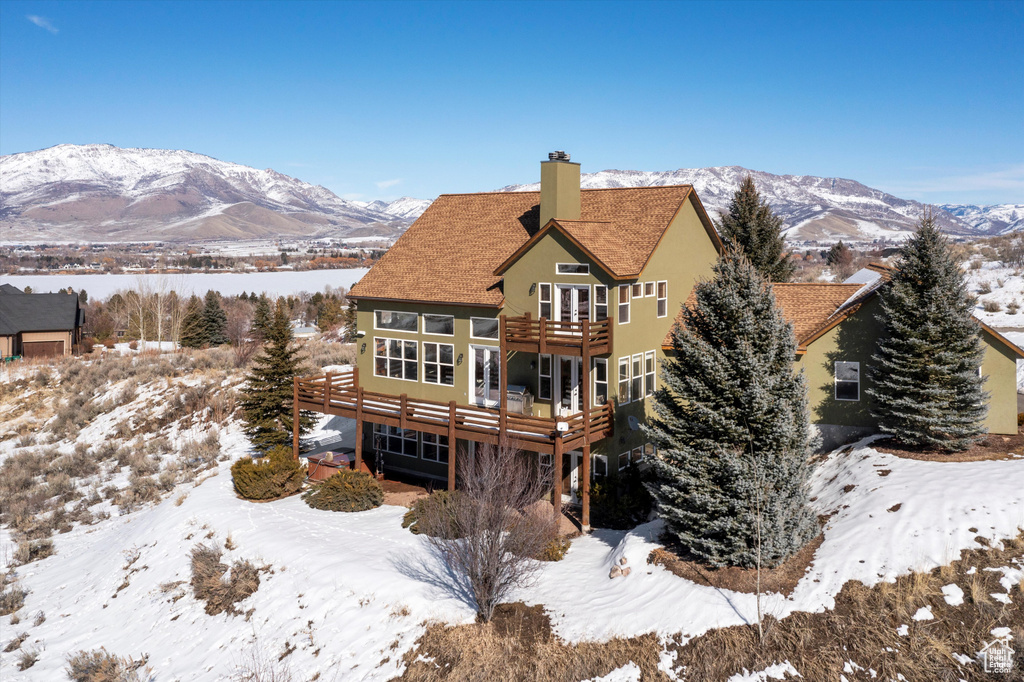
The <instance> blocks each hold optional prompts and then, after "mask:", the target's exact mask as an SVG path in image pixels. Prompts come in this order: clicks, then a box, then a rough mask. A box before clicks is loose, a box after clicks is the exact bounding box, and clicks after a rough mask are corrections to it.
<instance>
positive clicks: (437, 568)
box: [391, 543, 477, 611]
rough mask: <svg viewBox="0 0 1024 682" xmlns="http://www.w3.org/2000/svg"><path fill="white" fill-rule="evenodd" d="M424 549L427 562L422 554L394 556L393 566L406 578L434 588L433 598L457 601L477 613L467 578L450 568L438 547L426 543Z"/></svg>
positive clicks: (392, 559)
mask: <svg viewBox="0 0 1024 682" xmlns="http://www.w3.org/2000/svg"><path fill="white" fill-rule="evenodd" d="M424 549H426V550H427V553H428V556H429V560H427V561H423V560H422V558H423V555H422V554H420V553H415V554H403V555H399V556H394V557H392V558H391V564H392V565H393V566H394V567H395V570H397V571H398V572H399V573H401V574H402V575H404V576H405V577H406V578H411V579H412V580H416V581H418V582H421V583H424V584H426V585H429V586H430V587H431V588H433V589H434V591H435V594H433V595H431V596H432V597H442V598H450V599H455V600H456V601H460V602H462V603H463V604H465V605H466V606H468V607H469V608H471V609H473V611H476V610H477V605H476V599H475V598H474V597H473V590H472V589H470V585H469V581H468V580H467V579H466V576H464V575H462V574H460V573H458V572H456V571H453V570H452V569H451V568H449V567H448V564H446V563H445V561H444V558H443V557H442V556H441V552H440V551H439V550H438V549H437V548H436V547H434V546H432V545H430V544H429V543H424Z"/></svg>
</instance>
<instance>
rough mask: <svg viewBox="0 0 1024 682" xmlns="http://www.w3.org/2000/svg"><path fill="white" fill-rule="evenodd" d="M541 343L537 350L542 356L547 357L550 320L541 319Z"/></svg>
mask: <svg viewBox="0 0 1024 682" xmlns="http://www.w3.org/2000/svg"><path fill="white" fill-rule="evenodd" d="M539 335H540V336H539V339H540V341H539V343H538V346H537V350H539V351H540V354H541V355H547V352H548V318H546V317H542V318H540V332H539Z"/></svg>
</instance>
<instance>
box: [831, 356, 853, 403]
mask: <svg viewBox="0 0 1024 682" xmlns="http://www.w3.org/2000/svg"><path fill="white" fill-rule="evenodd" d="M840 362H842V363H845V364H848V365H857V397H856V398H840V397H839V367H838V365H839V363H840ZM832 382H833V383H832V388H833V392H832V395H833V397H834V398H835V400H837V401H838V402H843V403H856V402H860V362H854V361H851V360H836V361H835V364H834V365H832ZM843 383H844V384H852V383H853V382H852V381H844V382H843Z"/></svg>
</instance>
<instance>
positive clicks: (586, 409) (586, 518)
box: [580, 319, 590, 531]
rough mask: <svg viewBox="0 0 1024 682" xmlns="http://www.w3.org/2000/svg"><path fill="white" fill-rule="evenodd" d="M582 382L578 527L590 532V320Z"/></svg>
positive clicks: (585, 323) (585, 333)
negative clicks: (581, 437)
mask: <svg viewBox="0 0 1024 682" xmlns="http://www.w3.org/2000/svg"><path fill="white" fill-rule="evenodd" d="M582 354H583V381H582V384H583V385H582V386H581V387H580V388H581V389H582V390H581V391H580V394H581V398H582V400H583V461H582V462H581V463H580V468H581V469H582V471H580V479H582V480H580V497H581V498H582V506H583V509H582V510H581V518H580V525H582V526H583V530H584V531H588V530H590V320H589V319H587V320H583V349H582Z"/></svg>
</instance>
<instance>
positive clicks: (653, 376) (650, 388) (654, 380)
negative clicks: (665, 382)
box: [643, 350, 658, 398]
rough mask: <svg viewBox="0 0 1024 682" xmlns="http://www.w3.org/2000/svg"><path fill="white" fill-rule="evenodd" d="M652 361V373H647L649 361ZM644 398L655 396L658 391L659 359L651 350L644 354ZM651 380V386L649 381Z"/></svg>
mask: <svg viewBox="0 0 1024 682" xmlns="http://www.w3.org/2000/svg"><path fill="white" fill-rule="evenodd" d="M648 359H650V360H651V371H650V372H648V371H647V360H648ZM643 369H644V397H645V398H646V397H648V396H651V395H653V394H654V392H655V391H656V390H658V358H657V357H656V356H655V354H654V351H653V350H649V351H647V352H646V353H644V367H643ZM648 377H649V378H650V385H648V383H647V380H648Z"/></svg>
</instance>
